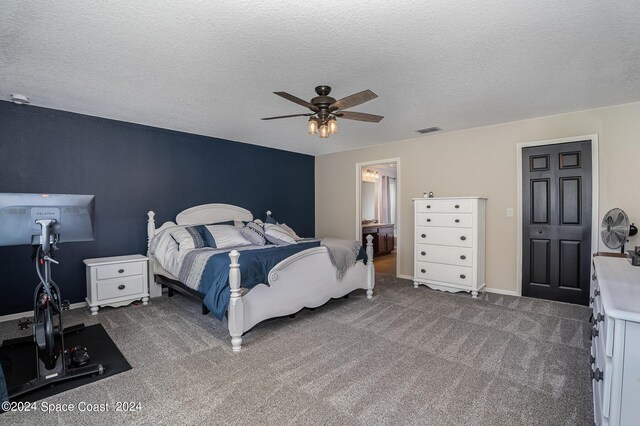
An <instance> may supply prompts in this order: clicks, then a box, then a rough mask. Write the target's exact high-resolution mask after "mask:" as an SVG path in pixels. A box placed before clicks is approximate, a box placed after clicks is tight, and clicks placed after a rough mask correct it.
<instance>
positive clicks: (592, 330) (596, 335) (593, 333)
mask: <svg viewBox="0 0 640 426" xmlns="http://www.w3.org/2000/svg"><path fill="white" fill-rule="evenodd" d="M598 334H599V333H598V329H597V328H595V327H593V328H592V329H591V337H598Z"/></svg>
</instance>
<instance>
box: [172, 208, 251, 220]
mask: <svg viewBox="0 0 640 426" xmlns="http://www.w3.org/2000/svg"><path fill="white" fill-rule="evenodd" d="M228 220H241V221H243V222H251V221H252V220H253V215H252V214H251V212H250V211H249V210H247V209H243V208H242V207H238V206H232V205H231V204H203V205H201V206H195V207H191V208H188V209H186V210H184V211H182V212H180V213H178V215H177V216H176V223H177V224H178V225H201V224H204V223H216V222H226V221H228Z"/></svg>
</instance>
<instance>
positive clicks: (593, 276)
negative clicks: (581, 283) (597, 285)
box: [591, 272, 598, 281]
mask: <svg viewBox="0 0 640 426" xmlns="http://www.w3.org/2000/svg"><path fill="white" fill-rule="evenodd" d="M596 278H598V277H596V274H595V272H594V273H593V275H591V279H592V280H594V281H595V280H596Z"/></svg>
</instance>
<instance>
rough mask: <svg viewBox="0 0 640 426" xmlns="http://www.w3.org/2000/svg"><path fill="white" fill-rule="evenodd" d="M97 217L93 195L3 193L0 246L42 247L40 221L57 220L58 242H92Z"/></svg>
mask: <svg viewBox="0 0 640 426" xmlns="http://www.w3.org/2000/svg"><path fill="white" fill-rule="evenodd" d="M94 214H95V196H94V195H75V194H10V193H0V246H20V245H38V244H40V235H41V231H42V230H41V228H40V225H39V224H38V223H36V220H39V219H55V221H56V222H55V224H54V225H52V226H51V233H52V234H54V235H56V236H57V239H58V242H61V243H68V242H76V241H93V240H94V238H95V228H94V220H93V219H94Z"/></svg>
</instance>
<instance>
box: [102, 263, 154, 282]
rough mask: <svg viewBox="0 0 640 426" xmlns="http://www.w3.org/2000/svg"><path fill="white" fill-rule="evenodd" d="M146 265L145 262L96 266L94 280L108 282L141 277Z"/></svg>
mask: <svg viewBox="0 0 640 426" xmlns="http://www.w3.org/2000/svg"><path fill="white" fill-rule="evenodd" d="M146 265H147V263H146V262H130V263H115V264H111V265H101V266H96V267H95V268H96V278H97V279H98V280H108V279H111V278H121V277H130V276H133V275H142V271H143V269H144V268H145V267H146Z"/></svg>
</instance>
